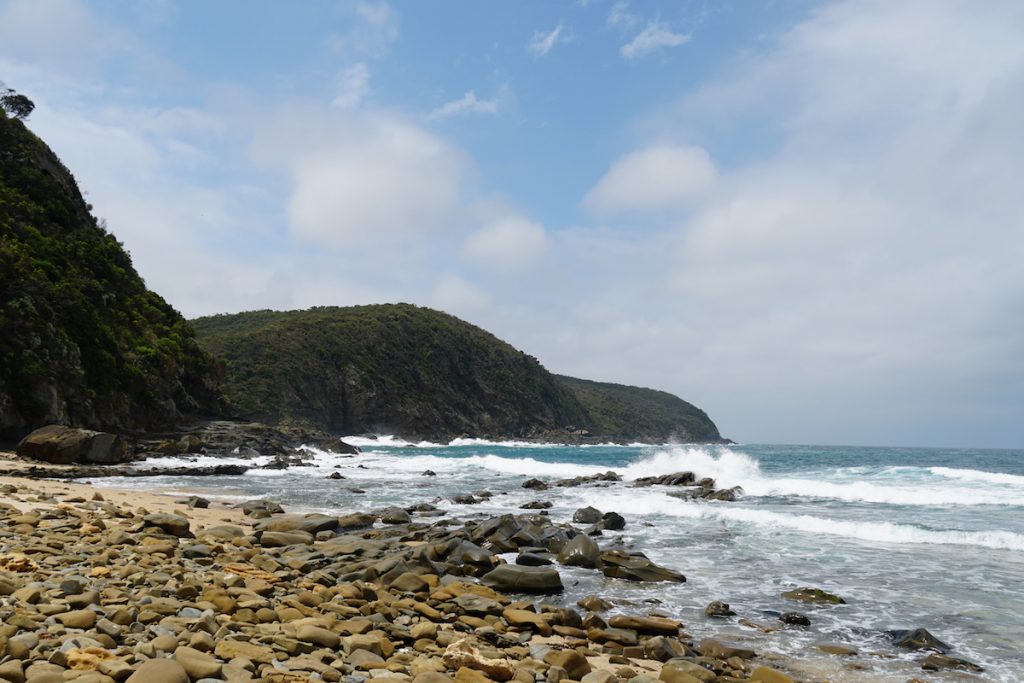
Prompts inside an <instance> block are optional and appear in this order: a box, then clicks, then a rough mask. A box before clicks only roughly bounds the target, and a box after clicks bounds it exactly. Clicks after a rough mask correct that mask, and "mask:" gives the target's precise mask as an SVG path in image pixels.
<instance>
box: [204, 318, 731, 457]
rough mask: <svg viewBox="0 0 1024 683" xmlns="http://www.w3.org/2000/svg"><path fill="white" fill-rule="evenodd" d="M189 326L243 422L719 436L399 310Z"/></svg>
mask: <svg viewBox="0 0 1024 683" xmlns="http://www.w3.org/2000/svg"><path fill="white" fill-rule="evenodd" d="M193 325H194V327H195V329H196V333H197V334H198V336H199V340H200V343H201V344H202V345H203V346H204V348H205V349H206V350H208V351H209V352H210V353H211V354H213V355H216V356H219V357H221V358H223V359H224V361H225V362H226V367H227V374H226V382H225V391H226V395H227V398H228V400H229V402H230V404H231V406H232V408H233V409H234V410H235V411H236V412H238V413H239V415H240V416H242V417H246V418H249V419H257V420H263V421H267V422H271V423H278V424H293V425H300V426H306V427H313V428H317V429H324V430H327V431H332V432H339V433H349V434H352V433H362V432H384V433H396V434H400V435H402V436H404V437H407V438H424V439H447V438H451V437H456V436H461V435H470V436H480V437H494V438H509V437H521V438H551V439H565V438H574V437H578V436H580V435H581V434H586V435H588V436H591V437H606V438H617V439H641V438H643V439H651V440H664V439H667V438H670V437H673V436H674V437H678V438H680V439H682V440H689V441H700V440H708V441H714V440H719V439H720V437H719V435H718V430H717V429H716V428H715V426H714V424H713V423H712V422H711V421H710V420H709V419H708V418H707V416H706V415H705V414H704V413H703V412H702V411H699V410H698V409H696V408H694V407H693V406H690V405H689V404H687V403H685V402H684V401H681V400H680V399H677V398H675V397H673V396H671V395H669V394H664V393H663V392H653V391H651V390H646V389H637V388H634V387H622V386H619V385H607V384H600V383H595V382H585V381H584V380H572V379H571V378H561V377H557V376H555V375H553V374H551V373H549V372H548V371H547V370H545V369H544V367H543V366H541V365H540V363H539V362H537V360H536V359H535V358H533V357H531V356H528V355H526V354H525V353H523V352H521V351H518V350H516V349H515V348H513V347H512V346H510V345H509V344H506V343H505V342H503V341H501V340H499V339H497V338H496V337H494V336H493V335H491V334H490V333H488V332H486V331H484V330H482V329H480V328H478V327H475V326H473V325H470V324H469V323H466V322H464V321H462V320H459V319H458V318H455V317H453V316H451V315H448V314H446V313H441V312H438V311H433V310H430V309H426V308H418V307H416V306H411V305H408V304H389V305H378V306H356V307H350V308H314V309H310V310H308V311H289V312H275V311H256V312H251V313H240V314H236V315H222V316H213V317H208V318H200V319H198V320H195V321H193ZM646 411H650V412H651V414H650V415H646V414H644V413H645V412H646Z"/></svg>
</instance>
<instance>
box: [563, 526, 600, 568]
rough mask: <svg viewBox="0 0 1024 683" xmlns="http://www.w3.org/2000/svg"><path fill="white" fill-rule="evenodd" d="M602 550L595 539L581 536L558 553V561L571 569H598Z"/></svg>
mask: <svg viewBox="0 0 1024 683" xmlns="http://www.w3.org/2000/svg"><path fill="white" fill-rule="evenodd" d="M600 557H601V549H600V548H599V547H598V545H597V543H596V542H595V541H594V539H592V538H590V537H589V536H587V535H585V534H580V535H579V536H577V537H576V538H574V539H572V540H571V541H569V543H568V545H566V546H565V547H564V548H562V552H560V553H558V561H559V562H561V563H562V564H564V565H566V566H569V567H590V568H593V567H596V566H597V562H598V560H599V559H600Z"/></svg>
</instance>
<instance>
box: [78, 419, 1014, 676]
mask: <svg viewBox="0 0 1024 683" xmlns="http://www.w3.org/2000/svg"><path fill="white" fill-rule="evenodd" d="M346 440H347V441H349V442H351V443H355V444H357V445H359V446H360V448H362V449H363V453H362V454H360V455H357V456H347V457H346V456H339V455H335V454H331V453H325V452H319V451H318V452H316V455H315V458H314V460H313V466H311V467H292V468H289V469H287V470H260V469H254V470H251V471H250V473H249V474H246V475H244V476H240V477H156V478H146V479H127V480H126V479H105V480H97V481H96V482H95V483H96V484H98V485H100V486H116V487H118V488H130V487H133V486H137V487H145V488H146V489H147V490H152V491H155V492H176V493H182V494H185V493H189V494H192V493H198V494H200V495H209V496H212V497H217V498H221V499H225V498H226V499H232V500H239V501H241V500H246V499H250V498H269V499H273V500H275V501H278V502H280V503H281V504H282V505H284V506H285V508H286V509H288V510H290V511H298V510H310V511H328V512H331V513H343V512H350V511H369V510H373V509H376V508H381V507H385V506H389V505H399V506H403V507H406V506H411V505H414V504H417V503H423V502H430V503H434V504H435V505H436V506H438V507H439V508H441V509H444V510H446V511H448V514H449V515H450V516H457V517H459V518H471V517H474V516H481V515H493V514H497V513H507V512H516V513H520V512H525V511H523V510H520V509H519V507H520V506H521V505H523V504H524V503H527V502H529V501H534V500H547V501H550V502H551V503H552V505H553V506H552V507H551V508H550V509H549V510H548V512H549V513H550V515H551V517H552V519H554V520H555V521H559V522H568V521H570V520H571V518H572V515H573V512H574V511H575V510H576V509H577V508H580V507H584V506H588V505H589V506H593V507H596V508H598V509H599V510H601V511H602V512H607V511H614V512H618V513H620V514H621V515H623V517H625V519H626V527H625V529H623V530H622V531H621V532H605V535H604V537H603V538H602V539H599V542H600V543H601V544H602V545H604V544H608V543H613V542H619V541H621V542H622V543H625V544H626V545H627V546H630V547H633V548H635V549H638V550H642V551H644V552H645V553H646V554H647V555H648V556H649V557H650V558H651V559H652V560H654V561H656V562H658V563H659V564H662V565H665V566H667V567H670V568H672V569H676V570H678V571H681V572H682V573H683V574H685V575H686V577H687V582H686V583H685V584H671V585H669V584H663V583H652V584H633V583H629V582H625V581H621V580H613V579H605V578H604V577H603V576H602V575H601V573H600V572H598V571H595V570H587V569H580V568H569V567H566V568H561V571H562V575H563V581H564V582H565V584H566V586H567V590H566V593H565V594H564V595H563V596H560V597H558V598H554V599H551V600H547V601H548V602H554V603H561V604H572V603H574V602H575V601H576V600H577V599H579V598H580V597H582V596H584V595H588V594H597V595H601V596H603V597H606V598H609V599H612V600H613V601H618V604H617V608H618V609H620V610H621V611H624V612H631V613H640V612H646V611H650V610H657V611H659V612H662V613H665V614H667V615H670V616H673V617H676V618H679V619H680V620H682V621H683V622H684V623H685V624H686V630H687V632H688V633H689V634H690V635H692V636H694V637H695V638H700V637H703V636H707V635H716V636H719V637H725V638H728V639H732V640H735V641H741V642H744V643H748V644H750V645H751V646H752V647H754V648H755V649H757V650H758V651H759V652H761V651H765V652H775V653H779V654H781V655H783V656H785V657H792V658H793V659H792V661H788V662H787V666H789V667H790V668H791V669H793V670H794V671H795V672H797V673H799V674H801V675H803V676H805V677H806V678H808V679H811V680H814V679H818V680H829V681H832V682H833V683H861V682H867V681H871V682H881V683H889V682H892V683H905V682H906V681H907V680H908V678H912V677H914V676H918V677H921V678H924V679H926V680H928V681H932V682H939V681H968V680H969V681H995V682H999V683H1019V682H1020V681H1024V451H1016V450H1013V451H1011V450H971V449H923V448H922V449H919V448H866V447H839V446H772V445H732V446H699V445H659V446H652V445H644V444H633V445H629V446H616V445H602V446H563V445H546V444H532V443H515V442H501V443H494V442H486V441H478V440H458V441H455V442H453V443H452V444H449V445H438V444H430V443H420V444H409V443H406V442H403V441H401V440H397V439H394V438H388V437H382V438H378V439H375V440H374V439H366V438H356V437H353V438H349V439H346ZM265 460H268V458H262V459H259V458H257V459H256V460H248V461H242V460H239V462H249V463H250V464H256V465H258V464H260V463H261V462H263V461H265ZM231 461H232V460H230V459H229V460H227V462H231ZM212 462H214V459H212V458H205V457H194V458H164V459H160V460H154V461H149V462H148V463H147V466H152V465H154V464H157V465H159V464H161V463H163V464H166V465H168V466H170V465H174V466H181V465H187V464H192V465H195V466H202V465H208V464H211V463H212ZM215 462H225V459H223V458H218V459H216V460H215ZM427 470H430V471H432V472H434V473H435V474H436V476H425V475H424V472H425V471H427ZM608 470H614V471H615V472H617V473H619V474H620V475H622V477H623V481H622V482H619V483H608V484H604V485H600V486H594V485H590V486H580V487H575V488H551V489H549V490H547V491H534V490H530V489H524V488H523V487H522V483H523V481H525V480H526V479H527V478H531V477H539V478H542V479H557V478H567V477H574V476H578V475H589V474H596V473H599V472H605V471H608ZM679 471H692V472H694V473H695V474H696V475H697V476H698V477H714V478H715V479H716V480H717V483H718V486H719V487H720V488H722V487H726V486H736V485H738V486H742V487H743V489H744V492H745V493H744V496H743V497H742V498H741V499H740V500H738V501H736V502H689V501H683V500H680V499H677V498H673V497H670V496H669V495H667V493H669V492H670V491H671V488H669V487H646V488H634V487H633V486H632V485H631V482H632V481H633V480H635V479H637V478H639V477H645V476H651V475H657V474H669V473H673V472H679ZM332 472H339V473H340V474H341V475H342V476H343V477H344V479H328V478H327V476H328V475H329V474H330V473H332ZM353 489H355V490H357V491H362V492H356V491H354V490H353ZM481 490H487V491H490V492H491V493H493V496H492V497H491V498H490V499H489V500H485V501H484V502H482V503H480V504H478V505H457V504H455V503H453V502H451V500H450V498H451V497H452V496H454V495H458V494H467V493H474V492H478V491H481ZM425 521H431V520H430V519H426V520H425ZM801 586H811V587H816V588H822V589H825V590H827V591H829V592H832V593H835V594H837V595H840V596H842V597H843V598H844V599H845V600H846V601H847V604H845V605H837V606H827V607H825V606H813V605H805V604H802V603H794V602H791V601H788V600H785V599H783V598H782V597H781V595H780V594H781V593H782V592H783V591H786V590H789V589H792V588H796V587H801ZM713 600H722V601H725V602H728V603H729V604H730V605H731V607H732V609H733V610H734V611H735V612H736V613H737V614H738V616H739V617H745V618H747V619H749V620H750V621H752V622H756V623H759V624H763V625H767V626H771V627H772V628H774V629H777V630H773V631H772V632H769V633H763V632H761V631H759V630H758V629H756V628H750V627H747V626H744V625H741V624H739V623H738V621H737V620H736V619H732V620H729V619H726V620H723V619H720V618H718V619H710V618H708V617H706V616H705V614H704V608H705V606H706V605H707V604H708V603H709V602H711V601H713ZM784 611H800V612H803V613H805V614H807V615H808V616H809V617H810V619H811V626H810V627H809V628H797V627H782V625H781V624H780V623H779V622H778V620H777V619H775V618H774V616H773V613H774V612H784ZM918 627H922V628H926V629H928V630H929V631H930V632H931V633H932V634H934V635H935V636H937V637H938V638H939V639H941V640H942V641H944V642H946V643H947V644H949V645H951V646H952V647H953V650H952V651H951V653H950V654H952V655H953V656H956V657H960V658H964V659H968V660H970V661H973V662H975V663H977V664H980V665H982V666H984V667H985V669H986V671H985V673H983V674H977V675H968V674H964V673H956V672H944V673H943V672H940V673H932V672H922V671H921V668H920V660H921V659H922V657H923V655H921V654H920V653H906V652H902V651H899V650H897V649H895V648H894V647H893V646H892V644H891V643H890V642H889V641H888V640H887V639H886V637H885V635H884V632H885V631H887V630H892V629H912V628H918ZM822 642H833V643H841V644H845V645H849V646H852V647H854V648H856V649H857V650H858V651H859V653H860V654H858V655H855V656H852V657H836V656H831V655H826V654H824V653H822V652H821V651H819V650H817V648H815V645H816V644H819V643H822Z"/></svg>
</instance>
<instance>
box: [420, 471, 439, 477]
mask: <svg viewBox="0 0 1024 683" xmlns="http://www.w3.org/2000/svg"><path fill="white" fill-rule="evenodd" d="M422 476H424V477H436V476H437V472H435V471H434V470H423V475H422Z"/></svg>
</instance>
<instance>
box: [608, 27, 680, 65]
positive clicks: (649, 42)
mask: <svg viewBox="0 0 1024 683" xmlns="http://www.w3.org/2000/svg"><path fill="white" fill-rule="evenodd" d="M689 41H690V35H689V34H684V33H675V32H674V31H672V30H671V29H670V28H669V27H668V25H667V24H665V23H664V22H661V21H651V22H648V24H647V26H646V27H645V28H644V30H643V31H641V32H640V33H638V34H637V35H636V36H634V38H633V40H631V41H629V42H628V43H626V44H625V45H623V46H622V47H621V48H619V53H620V54H621V55H622V56H623V57H624V58H625V59H630V60H632V59H639V58H641V57H645V56H647V55H649V54H650V53H652V52H655V51H657V50H663V49H665V48H669V47H677V46H679V45H683V44H684V43H687V42H689Z"/></svg>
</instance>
